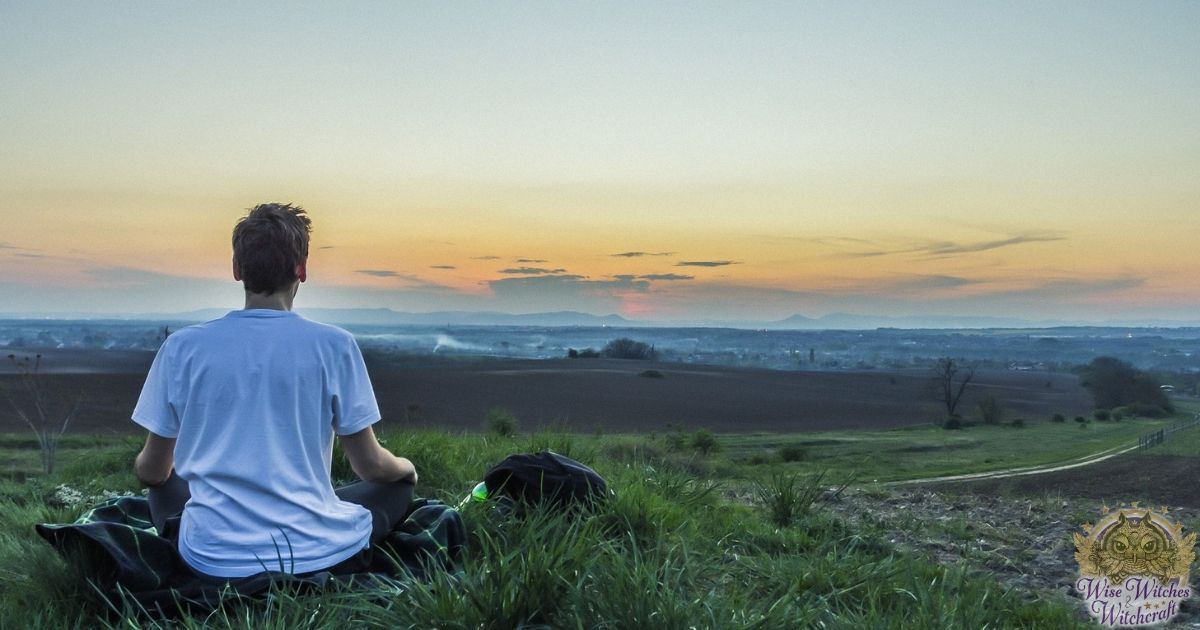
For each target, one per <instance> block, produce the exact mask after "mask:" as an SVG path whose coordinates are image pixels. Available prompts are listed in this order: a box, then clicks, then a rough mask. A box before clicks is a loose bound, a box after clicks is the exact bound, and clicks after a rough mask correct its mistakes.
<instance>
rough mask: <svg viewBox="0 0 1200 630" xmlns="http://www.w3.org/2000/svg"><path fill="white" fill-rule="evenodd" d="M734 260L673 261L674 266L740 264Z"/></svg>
mask: <svg viewBox="0 0 1200 630" xmlns="http://www.w3.org/2000/svg"><path fill="white" fill-rule="evenodd" d="M740 264H741V263H740V262H739V261H736V260H681V261H679V262H677V263H675V266H676V267H724V266H726V265H740Z"/></svg>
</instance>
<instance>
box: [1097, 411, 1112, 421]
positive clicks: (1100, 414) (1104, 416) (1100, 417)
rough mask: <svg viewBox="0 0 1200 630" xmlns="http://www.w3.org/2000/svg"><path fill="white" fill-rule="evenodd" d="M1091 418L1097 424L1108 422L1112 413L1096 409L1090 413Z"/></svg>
mask: <svg viewBox="0 0 1200 630" xmlns="http://www.w3.org/2000/svg"><path fill="white" fill-rule="evenodd" d="M1092 417H1093V418H1095V419H1096V420H1097V421H1099V422H1108V421H1109V420H1110V419H1111V418H1112V413H1110V412H1109V410H1107V409H1097V410H1095V411H1093V412H1092Z"/></svg>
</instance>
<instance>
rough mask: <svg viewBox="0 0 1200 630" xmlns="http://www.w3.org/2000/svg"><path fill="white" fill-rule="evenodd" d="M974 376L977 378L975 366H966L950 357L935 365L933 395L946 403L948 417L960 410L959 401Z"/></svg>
mask: <svg viewBox="0 0 1200 630" xmlns="http://www.w3.org/2000/svg"><path fill="white" fill-rule="evenodd" d="M973 378H975V368H973V367H966V368H964V367H962V366H960V365H959V363H958V362H957V361H955V360H954V359H951V358H950V357H942V358H940V359H938V361H937V364H936V365H934V366H933V378H932V383H931V387H932V389H933V397H934V399H935V400H937V401H938V402H940V403H942V404H943V405H946V417H947V418H953V417H954V415H955V411H957V410H958V403H959V402H960V401H961V400H962V396H963V392H965V391H966V390H967V385H968V384H970V383H971V379H973Z"/></svg>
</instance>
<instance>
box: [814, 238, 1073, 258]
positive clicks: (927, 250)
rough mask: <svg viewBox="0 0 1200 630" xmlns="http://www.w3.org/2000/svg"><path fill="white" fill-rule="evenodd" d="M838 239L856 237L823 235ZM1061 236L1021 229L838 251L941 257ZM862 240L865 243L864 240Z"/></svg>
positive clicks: (852, 255) (830, 241)
mask: <svg viewBox="0 0 1200 630" xmlns="http://www.w3.org/2000/svg"><path fill="white" fill-rule="evenodd" d="M839 240H841V241H845V242H854V241H855V240H857V239H847V238H840V239H827V241H826V242H827V243H828V244H834V242H835V241H839ZM1062 240H1066V237H1065V236H1063V235H1062V234H1059V233H1054V232H1025V233H1016V234H1009V235H1008V236H1007V237H1006V238H999V239H992V240H988V241H974V242H967V243H964V242H956V241H916V242H910V243H908V244H905V245H900V246H896V247H892V248H887V247H881V248H876V249H869V250H860V251H852V252H845V253H843V254H842V255H843V256H846V257H848V258H870V257H874V256H890V255H893V254H915V255H917V256H921V257H926V258H941V257H946V256H960V255H963V254H974V253H976V252H986V251H990V250H993V249H1000V248H1003V247H1012V246H1014V245H1023V244H1025V243H1046V242H1052V241H1062ZM863 242H864V243H869V242H868V241H863Z"/></svg>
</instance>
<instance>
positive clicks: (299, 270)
mask: <svg viewBox="0 0 1200 630" xmlns="http://www.w3.org/2000/svg"><path fill="white" fill-rule="evenodd" d="M296 278H298V279H299V280H300V282H304V281H305V280H307V279H308V259H307V258H305V259H304V260H301V261H300V264H298V265H296Z"/></svg>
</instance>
